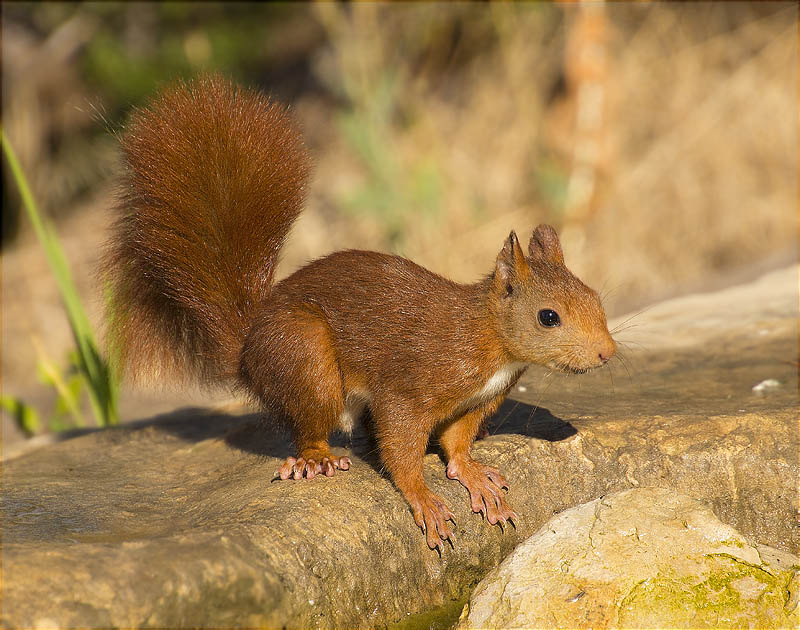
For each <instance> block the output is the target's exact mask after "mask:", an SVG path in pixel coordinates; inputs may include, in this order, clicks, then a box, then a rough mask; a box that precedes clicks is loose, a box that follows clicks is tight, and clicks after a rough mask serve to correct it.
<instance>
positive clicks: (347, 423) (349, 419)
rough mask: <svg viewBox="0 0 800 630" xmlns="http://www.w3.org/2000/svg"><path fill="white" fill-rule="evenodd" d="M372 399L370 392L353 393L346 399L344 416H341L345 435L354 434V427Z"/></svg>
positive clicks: (349, 393)
mask: <svg viewBox="0 0 800 630" xmlns="http://www.w3.org/2000/svg"><path fill="white" fill-rule="evenodd" d="M371 398H372V397H371V396H370V395H369V392H365V391H358V390H357V391H352V392H348V394H347V396H346V397H345V399H344V409H343V410H342V415H341V416H339V425H340V426H341V428H342V431H344V432H345V433H352V432H353V427H354V426H355V424H356V422H358V420H359V418H361V414H362V413H364V408H365V407H366V406H367V405H368V404H369V401H370V399H371Z"/></svg>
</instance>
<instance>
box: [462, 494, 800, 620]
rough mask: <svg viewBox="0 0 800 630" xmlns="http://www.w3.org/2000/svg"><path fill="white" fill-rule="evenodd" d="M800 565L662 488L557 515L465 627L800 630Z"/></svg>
mask: <svg viewBox="0 0 800 630" xmlns="http://www.w3.org/2000/svg"><path fill="white" fill-rule="evenodd" d="M797 568H798V567H797V558H796V557H794V556H791V554H788V553H786V552H781V551H778V550H775V549H771V548H769V547H763V546H756V545H754V544H752V543H751V542H750V541H748V540H747V539H746V538H745V537H744V536H742V535H741V534H740V533H739V532H737V531H736V530H735V529H733V528H732V527H730V526H729V525H725V524H724V523H722V522H720V521H719V520H718V519H717V518H716V516H715V515H714V514H713V512H712V511H711V509H710V508H708V507H707V506H705V505H704V504H703V503H701V502H700V501H698V500H696V499H693V498H690V497H687V496H685V495H681V494H678V493H676V492H674V491H670V490H666V489H660V488H639V489H633V490H626V491H622V492H618V493H615V494H612V495H608V496H605V497H601V498H599V499H596V500H594V501H590V502H589V503H586V504H583V505H580V506H578V507H575V508H571V509H569V510H566V511H565V512H562V513H561V514H559V515H557V516H555V517H554V518H553V519H551V520H550V521H549V522H548V523H546V524H545V525H544V526H542V528H541V529H539V531H538V532H537V533H536V534H534V535H533V536H532V537H531V538H529V539H528V540H527V541H526V542H524V543H522V544H521V545H520V546H519V547H517V549H516V550H515V551H514V552H513V553H512V554H511V555H510V556H509V557H508V558H506V560H505V561H504V562H503V563H502V564H501V565H500V566H499V567H498V568H497V569H495V570H494V571H493V572H492V573H490V574H489V575H488V576H487V577H486V578H485V579H484V580H483V581H482V582H481V583H480V584H479V585H478V586H477V587H476V589H475V591H474V593H473V596H472V598H471V600H470V603H469V604H468V606H467V607H466V608H465V611H464V614H463V615H462V618H461V620H460V624H459V626H458V627H459V628H460V629H461V630H465V629H467V628H485V627H502V628H530V627H555V628H561V627H564V628H573V627H593V628H663V627H673V628H741V627H753V628H783V627H796V626H797V623H798V612H797V604H796V597H794V599H793V595H792V593H793V590H794V591H796V588H797Z"/></svg>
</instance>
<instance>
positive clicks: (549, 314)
mask: <svg viewBox="0 0 800 630" xmlns="http://www.w3.org/2000/svg"><path fill="white" fill-rule="evenodd" d="M539 323H540V324H541V325H542V326H546V327H547V328H553V327H554V326H558V325H560V324H561V318H560V317H559V316H558V313H556V312H555V311H553V310H550V309H549V308H543V309H542V310H541V311H539Z"/></svg>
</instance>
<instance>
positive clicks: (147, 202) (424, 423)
mask: <svg viewBox="0 0 800 630" xmlns="http://www.w3.org/2000/svg"><path fill="white" fill-rule="evenodd" d="M122 149H123V153H124V158H125V164H126V167H127V168H126V174H125V176H124V182H123V194H122V198H121V203H120V204H119V210H120V216H119V218H118V221H117V223H116V225H115V227H114V230H113V233H112V237H111V239H110V243H109V249H108V253H107V255H106V259H105V270H106V272H107V278H108V280H109V282H110V288H111V300H110V322H111V325H110V335H111V339H110V341H111V343H112V347H113V348H114V349H115V352H116V353H117V357H118V358H119V359H120V360H121V363H122V366H123V369H125V370H126V371H127V372H128V373H129V374H130V373H132V375H133V376H134V377H136V376H141V375H142V374H143V373H148V374H149V375H150V376H155V377H156V378H159V379H160V378H161V377H162V375H164V374H165V373H166V372H174V371H176V370H177V371H178V372H180V373H183V374H184V375H188V376H190V377H191V378H194V379H196V380H198V381H199V382H204V383H211V382H223V383H229V384H232V385H233V386H234V387H237V388H238V389H240V390H243V391H244V392H246V393H247V394H249V395H250V396H252V397H254V398H255V399H257V401H258V402H259V403H260V405H261V407H262V409H263V410H264V411H265V412H267V413H269V414H270V415H271V416H273V417H276V418H280V419H282V420H284V421H285V422H286V423H288V425H289V427H290V428H291V430H292V434H293V439H294V443H295V445H296V447H297V456H296V457H290V458H288V459H287V460H286V462H285V463H284V464H283V465H282V466H281V467H280V469H279V471H278V472H277V473H276V474H278V475H279V476H280V478H281V479H290V478H293V479H302V478H306V479H311V478H312V477H314V476H315V475H319V474H324V475H327V476H331V475H333V474H334V472H335V471H336V470H337V469H338V470H347V469H348V468H349V467H350V466H351V460H350V459H349V458H348V457H339V456H335V455H333V454H332V453H331V451H330V449H329V446H328V438H329V436H330V434H331V432H333V431H335V430H337V429H343V430H345V431H350V430H351V428H352V426H353V423H354V422H356V421H358V420H359V418H360V416H361V414H362V413H364V412H365V411H366V410H367V409H368V410H369V413H370V414H371V416H372V419H373V423H374V426H375V431H376V438H377V443H378V446H379V450H380V456H381V460H382V462H383V464H384V466H385V469H386V470H387V471H388V473H389V475H390V476H391V479H392V481H393V482H394V484H395V486H396V487H397V488H398V489H399V490H400V492H401V493H402V494H403V496H404V497H405V498H406V500H407V501H408V503H409V504H410V506H411V511H412V513H413V517H414V520H415V522H416V523H417V525H418V526H419V527H420V528H422V530H423V532H424V534H425V537H426V541H427V544H428V546H429V547H430V548H431V549H434V548H438V549H439V550H440V551H441V549H442V547H443V541H446V540H448V539H450V537H451V536H452V530H451V527H450V525H449V523H448V521H451V520H453V514H452V512H451V511H450V510H449V508H448V507H447V505H446V504H445V503H444V501H443V500H442V499H441V498H440V497H439V496H437V495H436V494H434V493H433V492H432V491H431V490H430V489H429V488H428V486H427V485H426V484H425V481H424V479H423V476H422V470H423V459H424V456H425V451H426V447H427V445H428V441H429V439H430V437H431V435H433V434H435V435H436V436H437V437H438V440H439V444H440V445H441V447H442V450H443V452H444V455H445V457H446V459H447V468H446V474H447V477H449V478H450V479H457V480H458V481H459V482H461V484H462V485H464V486H465V487H466V489H467V490H468V491H469V496H470V504H471V507H472V510H473V511H474V512H479V513H482V514H483V515H485V516H486V518H487V520H488V521H489V523H491V524H496V523H505V522H507V521H509V520H512V521H513V519H514V518H515V517H516V515H515V513H514V511H513V510H512V509H511V507H510V506H509V505H508V503H507V502H506V499H505V496H504V495H505V493H504V492H503V490H504V489H505V490H507V489H508V483H507V482H506V480H505V478H504V477H503V475H502V474H501V473H500V472H499V471H498V470H497V469H495V468H492V467H490V466H486V465H484V464H482V463H479V462H478V461H476V460H474V459H472V457H471V456H470V446H471V444H472V441H473V439H474V438H475V436H476V433H477V432H478V430H479V428H480V426H481V424H482V422H483V421H484V419H485V418H487V417H488V416H490V415H491V414H493V413H494V412H495V411H496V410H497V408H498V407H499V405H500V403H501V402H502V401H503V399H504V398H505V397H506V395H507V394H508V392H509V390H510V389H511V387H513V385H514V384H515V383H516V382H517V380H518V379H519V378H520V375H521V374H522V373H523V371H524V370H525V368H526V367H527V366H528V365H530V364H538V365H543V366H546V367H548V368H550V369H552V370H559V371H563V372H585V371H586V370H589V369H593V368H596V367H600V366H602V365H603V364H604V363H606V362H607V361H608V360H609V359H610V358H611V357H612V356H614V354H615V352H616V346H615V343H614V341H613V339H612V338H611V335H610V334H609V332H608V328H607V325H606V318H605V314H604V312H603V308H602V306H601V303H600V300H599V298H598V295H597V293H596V292H595V291H593V290H592V289H590V288H588V287H587V286H586V285H585V284H583V283H582V282H581V281H580V280H578V279H577V278H576V277H575V276H574V275H573V274H572V273H570V271H569V270H568V269H567V268H566V267H565V266H564V257H563V255H562V252H561V245H560V243H559V240H558V236H557V235H556V232H555V231H554V230H553V228H552V227H550V226H547V225H540V226H539V227H537V228H536V229H535V230H534V232H533V235H532V236H531V239H530V242H529V243H528V248H527V254H526V253H525V252H524V251H523V249H522V247H521V245H520V242H519V240H518V239H517V236H516V234H515V233H514V232H511V234H510V235H509V237H508V239H507V240H506V241H505V243H504V245H503V247H502V249H501V250H500V253H499V254H498V256H497V260H496V261H495V265H494V268H493V269H492V271H491V273H489V274H488V275H487V276H486V277H484V278H483V279H481V280H480V281H478V282H476V283H474V284H458V283H455V282H452V281H450V280H447V279H446V278H443V277H442V276H439V275H437V274H435V273H433V272H431V271H428V270H427V269H424V268H422V267H420V266H419V265H416V264H415V263H413V262H411V261H410V260H407V259H405V258H402V257H399V256H392V255H389V254H381V253H376V252H369V251H357V250H348V251H340V252H336V253H334V254H331V255H329V256H325V257H324V258H321V259H319V260H316V261H314V262H312V263H310V264H308V265H306V266H305V267H302V268H301V269H299V270H298V271H296V272H294V273H293V274H292V275H291V276H289V277H287V278H285V279H284V280H281V281H280V282H278V283H274V284H273V274H274V271H275V264H276V260H277V258H278V254H279V252H280V249H281V246H282V245H283V242H284V240H285V238H286V235H287V233H288V231H289V229H290V228H291V226H292V223H293V222H294V220H295V219H296V218H297V216H298V214H299V213H300V211H301V209H302V206H303V204H304V196H305V191H306V187H307V181H308V177H309V158H308V154H307V152H306V149H305V148H304V145H303V142H302V139H301V137H300V134H299V133H298V131H297V130H296V128H295V125H294V124H293V122H292V121H291V119H290V117H289V115H288V113H287V112H286V110H285V109H284V108H283V107H281V106H280V105H278V104H277V103H275V102H273V101H271V100H270V99H269V98H268V97H266V96H264V95H263V94H261V93H260V92H258V91H255V90H250V89H245V88H242V87H239V86H237V85H235V84H233V83H232V82H230V81H228V80H227V79H224V78H221V77H216V76H204V77H200V78H199V79H195V80H194V81H191V82H188V83H177V84H174V85H172V86H170V87H167V88H166V89H165V90H164V91H163V92H161V94H160V95H159V96H157V97H156V98H155V99H154V100H153V101H152V102H150V104H149V105H147V106H145V107H143V108H141V109H138V110H136V111H135V112H134V113H133V115H132V116H131V118H130V122H129V124H128V126H127V128H126V130H125V133H124V134H123V137H122Z"/></svg>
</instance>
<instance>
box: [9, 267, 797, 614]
mask: <svg viewBox="0 0 800 630" xmlns="http://www.w3.org/2000/svg"><path fill="white" fill-rule="evenodd" d="M797 291H798V284H797V268H796V267H793V268H790V269H786V270H783V271H781V272H775V273H773V274H770V275H769V276H765V277H764V278H762V279H761V280H759V281H757V282H755V283H751V284H748V285H744V286H740V287H734V288H732V289H727V290H725V291H721V292H717V293H713V294H708V295H697V296H687V297H682V298H678V299H675V300H670V301H668V302H664V303H661V304H658V305H655V306H654V307H652V308H651V309H649V310H648V311H647V312H646V313H644V314H643V315H642V316H640V317H639V318H638V320H637V321H638V323H639V328H637V329H636V330H644V331H645V332H644V333H643V334H641V335H640V336H639V341H640V342H641V343H644V345H645V346H647V347H646V348H645V349H639V348H638V346H636V347H635V348H633V349H632V350H630V351H629V352H627V353H626V354H627V359H626V361H627V364H628V370H629V371H630V377H629V376H628V373H627V372H625V371H624V369H621V368H622V365H621V364H616V365H614V363H615V362H612V364H611V367H612V368H613V371H609V370H603V371H600V372H597V373H592V374H587V375H583V376H580V377H578V376H570V377H563V376H558V375H554V376H545V373H544V372H542V371H535V370H530V371H529V373H528V374H526V375H525V377H524V380H523V381H521V382H520V385H522V386H523V387H525V388H526V391H525V392H521V391H516V392H513V393H512V396H514V397H515V398H517V400H516V401H514V400H510V401H508V402H507V403H506V404H505V405H504V406H503V407H502V408H501V410H500V411H499V412H498V414H497V415H496V416H495V418H494V419H493V421H492V424H491V426H490V432H491V434H492V435H491V436H490V437H489V438H487V439H485V440H481V441H479V442H478V443H476V445H475V447H474V449H473V452H474V455H475V457H477V458H478V459H480V460H482V461H484V462H486V463H492V464H494V465H496V466H499V467H500V468H501V470H503V472H504V473H505V475H506V477H507V478H508V479H509V480H510V482H511V490H510V492H509V495H508V497H509V502H510V503H511V505H512V506H513V507H514V508H515V510H516V511H517V513H518V514H519V515H520V519H519V520H518V522H517V523H516V528H512V527H507V528H506V530H505V532H503V531H501V530H500V528H499V527H493V526H490V525H488V524H487V523H486V522H485V521H482V520H481V518H480V517H479V516H478V515H474V514H472V513H471V511H470V510H469V505H468V499H467V493H466V491H465V490H464V489H463V488H462V487H461V486H460V485H459V484H458V483H457V482H454V481H450V480H447V479H446V478H445V475H444V464H443V463H442V461H441V459H440V458H439V457H438V456H437V455H436V454H435V453H431V454H429V455H428V456H427V458H426V462H425V475H426V478H427V480H428V482H429V483H430V485H431V487H432V488H433V490H434V491H435V492H437V493H439V494H440V495H441V496H442V497H443V498H444V499H445V500H446V502H447V503H448V504H449V506H450V508H451V509H452V510H453V512H454V513H455V515H456V520H457V522H458V527H457V529H456V542H455V547H454V549H447V550H446V552H445V553H444V554H443V557H442V558H439V556H438V555H437V554H436V553H435V552H431V551H430V550H429V549H428V548H427V546H426V545H425V542H424V538H423V537H422V535H421V534H420V532H419V530H418V529H417V528H416V526H415V525H414V523H413V521H412V519H411V515H410V512H409V509H408V507H407V505H406V504H405V502H404V501H403V499H402V497H401V496H400V494H399V493H398V492H397V491H396V490H395V489H394V488H393V486H392V484H391V483H390V481H389V480H388V479H387V478H386V477H385V476H383V475H382V474H381V472H380V464H379V462H378V461H377V459H376V455H375V444H374V443H373V442H371V441H370V439H369V438H368V437H367V435H366V434H365V433H363V432H360V433H357V434H356V435H355V436H354V438H353V440H352V443H351V444H348V443H346V442H345V441H344V440H341V439H340V440H339V442H337V443H336V447H335V450H336V451H337V452H340V453H342V452H345V449H346V450H347V452H348V453H349V454H350V455H351V457H352V458H353V467H352V468H351V470H350V471H348V472H347V473H344V474H342V473H338V474H337V475H336V476H334V477H332V478H330V479H328V478H324V477H322V478H319V477H318V478H315V479H313V480H311V481H303V482H293V481H288V482H274V483H273V482H271V479H272V477H273V472H274V471H275V470H276V468H277V466H278V463H279V462H280V461H281V460H282V459H283V458H284V457H286V456H287V455H289V454H290V453H291V446H290V444H289V442H288V440H287V438H286V436H285V435H284V434H282V433H281V432H280V431H276V430H274V429H271V428H269V427H267V426H263V425H260V424H258V422H257V417H256V416H253V415H240V414H241V412H240V411H235V412H234V411H233V410H231V409H222V410H217V411H213V412H212V411H204V410H197V409H195V410H184V411H181V412H178V413H175V414H172V415H169V416H164V417H160V418H155V419H152V420H148V421H144V422H141V423H138V424H135V425H129V426H124V427H119V428H115V429H111V430H106V431H95V432H84V433H81V434H73V435H71V436H66V437H68V438H69V439H63V440H62V441H58V442H56V443H52V444H48V445H44V446H40V447H39V448H36V449H34V450H31V451H28V452H24V453H22V454H19V455H18V456H16V457H13V458H11V459H6V460H5V461H4V463H3V492H2V497H0V500H1V501H2V505H1V506H0V508H1V509H2V519H3V520H2V522H3V578H4V581H3V610H2V615H3V623H4V624H5V625H6V626H12V627H31V626H42V625H47V626H50V627H66V626H70V627H75V626H124V627H130V626H140V625H151V626H153V625H158V626H169V627H174V626H197V625H203V626H210V625H217V626H231V625H249V626H269V627H303V628H308V627H351V628H367V627H375V626H382V625H387V624H391V623H395V622H398V621H401V620H403V619H406V618H407V616H408V615H409V614H411V615H413V614H423V613H426V614H427V613H428V612H429V611H431V610H432V609H436V608H438V607H444V608H447V607H448V606H449V607H451V608H452V607H453V605H452V602H454V601H456V600H459V599H460V598H465V597H466V596H467V595H468V593H469V590H470V589H471V587H472V586H473V585H474V584H475V583H477V581H478V580H480V578H481V577H483V576H484V575H485V574H486V573H487V572H488V571H489V570H490V569H492V568H493V567H495V566H496V565H497V564H498V563H499V562H500V561H501V560H502V559H503V558H504V557H505V556H506V555H507V554H508V553H509V552H510V551H511V550H512V549H513V548H514V546H515V545H516V544H518V543H519V542H521V541H523V540H525V539H526V538H527V537H529V536H530V535H532V534H533V533H534V532H535V531H536V530H537V529H538V528H539V527H540V526H541V525H542V524H543V523H545V522H547V521H548V520H549V519H550V518H551V517H552V516H553V514H554V513H557V512H561V511H563V510H565V509H568V508H570V507H573V506H575V505H578V504H582V503H586V502H587V501H592V500H594V499H596V498H597V497H599V496H602V495H608V494H610V493H612V492H615V491H620V490H625V489H630V488H636V487H646V486H659V487H662V488H671V489H677V490H680V491H681V492H684V493H686V494H689V495H691V496H693V497H694V498H697V499H701V500H703V501H704V502H706V503H708V504H710V505H711V507H712V509H713V510H714V513H715V514H716V515H717V517H719V518H720V520H722V521H723V522H724V523H727V524H729V525H732V526H734V527H736V528H737V529H738V530H739V531H741V532H742V533H743V535H745V536H747V537H748V538H749V539H751V540H752V541H754V542H755V543H758V544H764V545H771V546H773V547H776V548H778V549H782V550H789V551H794V550H796V549H797V545H798V529H797V526H796V522H797V521H796V518H797V514H796V509H797V505H798V495H797V479H798V474H799V471H798V434H797V409H798V398H797V387H794V386H790V384H792V383H797V365H796V361H797V356H796V351H797V342H798V336H797V326H798V321H797V302H798V299H797ZM627 332H628V333H630V332H632V331H627ZM612 375H613V377H614V381H613V385H612V381H611V376H612ZM770 378H771V379H775V380H776V381H778V382H779V383H782V384H783V385H782V386H780V387H777V388H770V389H767V390H765V391H764V392H762V393H761V394H760V395H757V394H755V393H754V392H753V391H752V388H753V386H754V385H757V384H758V383H760V382H762V381H764V380H766V379H770ZM535 407H536V408H535ZM459 608H460V607H459ZM456 617H457V615H456Z"/></svg>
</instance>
